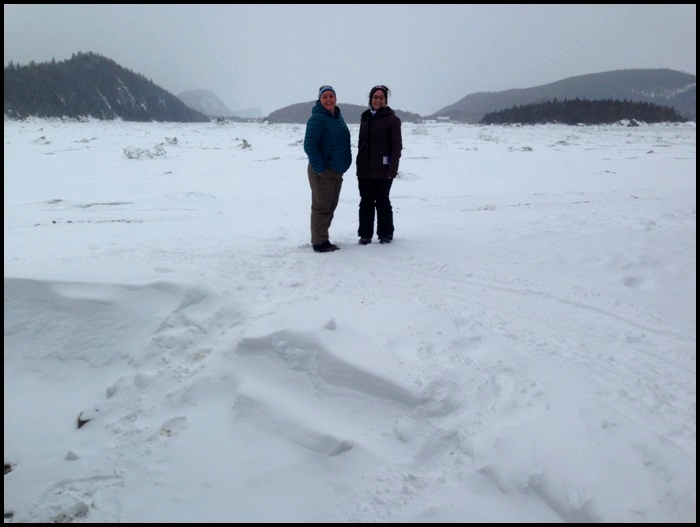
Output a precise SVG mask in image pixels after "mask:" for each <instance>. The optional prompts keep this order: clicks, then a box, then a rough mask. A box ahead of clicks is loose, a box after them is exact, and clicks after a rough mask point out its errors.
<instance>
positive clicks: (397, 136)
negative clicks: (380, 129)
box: [387, 117, 403, 179]
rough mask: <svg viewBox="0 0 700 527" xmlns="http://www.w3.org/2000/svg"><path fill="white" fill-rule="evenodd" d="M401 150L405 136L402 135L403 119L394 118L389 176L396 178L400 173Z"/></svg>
mask: <svg viewBox="0 0 700 527" xmlns="http://www.w3.org/2000/svg"><path fill="white" fill-rule="evenodd" d="M401 150H403V138H402V137H401V119H399V118H398V117H397V118H396V119H394V122H393V123H392V124H391V158H390V159H391V161H389V168H388V170H387V176H389V177H390V178H391V179H394V178H395V177H396V176H397V174H398V173H399V159H401Z"/></svg>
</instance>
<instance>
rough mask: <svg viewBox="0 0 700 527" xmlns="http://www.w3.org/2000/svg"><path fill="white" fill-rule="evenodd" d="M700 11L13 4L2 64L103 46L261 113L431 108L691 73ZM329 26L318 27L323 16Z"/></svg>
mask: <svg viewBox="0 0 700 527" xmlns="http://www.w3.org/2000/svg"><path fill="white" fill-rule="evenodd" d="M695 13H696V6H695V4H670V5H658V4H654V5H640V4H635V5H621V4H611V5H608V4H606V5H601V4H592V5H591V4H573V5H572V4H555V5H541V4H529V5H514V4H498V5H494V4H474V5H472V4H470V5H467V4H460V5H446V4H437V5H427V4H419V5H403V6H400V7H396V6H387V5H369V4H360V5H351V4H340V5H333V6H328V5H321V6H316V5H309V4H297V5H292V6H289V5H281V4H265V5H261V4H239V5H212V4H205V5H193V4H184V5H154V4H138V5H135V4H126V5H125V4H105V5H97V4H87V5H79V4H57V5H48V4H5V5H4V60H5V65H7V64H8V63H9V62H10V61H12V62H14V63H15V64H19V65H24V64H28V63H29V62H31V61H34V62H37V63H39V62H46V61H51V60H57V61H60V60H66V59H69V58H70V57H71V56H72V55H73V54H74V53H78V52H94V53H99V54H100V55H103V56H105V57H107V58H110V59H112V60H114V61H115V62H117V63H118V64H119V65H121V66H123V67H124V68H127V69H129V70H132V71H134V72H136V73H140V74H142V75H144V76H145V77H146V78H148V79H150V80H152V81H153V82H154V83H155V84H157V85H158V86H160V87H162V88H164V89H166V90H167V91H169V92H171V93H173V94H174V95H178V94H180V93H182V92H186V91H193V90H198V89H204V90H207V91H211V92H212V93H214V94H216V96H217V97H218V98H219V99H220V100H221V101H222V102H223V103H224V104H225V105H226V106H227V107H228V108H230V109H231V110H233V111H238V110H243V109H248V108H259V109H260V111H261V113H262V115H269V114H270V113H271V112H273V111H275V110H277V109H279V108H284V107H286V106H289V105H291V104H296V103H298V102H303V101H308V100H314V99H315V97H316V90H317V89H318V86H320V85H321V84H331V85H333V86H334V87H335V88H336V92H337V94H338V103H339V104H343V103H346V104H347V103H350V104H358V105H364V104H365V102H366V95H367V92H368V91H369V88H370V87H371V86H373V85H375V84H386V85H388V86H389V87H390V88H391V90H392V95H391V104H392V106H393V107H395V108H400V109H404V110H406V111H411V112H415V113H417V114H420V115H431V114H433V113H435V112H437V111H438V110H440V109H441V108H444V107H445V106H448V105H450V104H453V103H455V102H457V101H458V100H459V99H461V98H462V97H464V96H465V95H468V94H470V93H478V92H497V91H503V90H509V89H518V88H530V87H533V86H540V85H545V84H550V83H552V82H556V81H559V80H562V79H566V78H569V77H574V76H578V75H586V74H592V73H602V72H605V71H614V70H619V69H656V68H669V69H673V70H678V71H682V72H685V73H690V74H693V75H695V72H696V51H695V50H696V28H695V25H696V21H695V19H696V15H695ZM321 21H322V22H323V23H321Z"/></svg>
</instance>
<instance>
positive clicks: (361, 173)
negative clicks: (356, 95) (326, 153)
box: [356, 106, 403, 179]
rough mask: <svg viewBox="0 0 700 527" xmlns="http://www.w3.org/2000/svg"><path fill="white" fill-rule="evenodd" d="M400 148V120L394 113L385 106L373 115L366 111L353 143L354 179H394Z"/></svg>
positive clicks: (397, 169) (397, 168)
mask: <svg viewBox="0 0 700 527" xmlns="http://www.w3.org/2000/svg"><path fill="white" fill-rule="evenodd" d="M402 149H403V142H402V139H401V119H399V118H398V117H397V116H396V114H395V113H394V110H392V109H391V108H390V107H388V106H385V107H384V108H380V109H379V110H377V113H376V114H375V115H372V111H371V110H369V109H367V110H365V111H364V112H362V116H361V117H360V134H359V138H358V141H357V158H356V163H357V177H358V178H371V179H393V178H395V177H396V174H397V173H398V171H399V159H400V158H401V150H402Z"/></svg>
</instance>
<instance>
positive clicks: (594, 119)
mask: <svg viewBox="0 0 700 527" xmlns="http://www.w3.org/2000/svg"><path fill="white" fill-rule="evenodd" d="M625 120H629V121H638V122H645V123H661V122H672V123H677V122H686V121H687V120H688V119H687V118H685V117H683V116H682V115H680V114H679V113H678V112H677V111H676V110H675V109H674V108H672V107H670V106H661V105H658V104H653V103H649V102H633V101H616V100H612V99H610V100H604V101H603V100H595V101H589V100H587V99H578V98H577V99H573V100H564V101H559V100H557V99H554V100H552V101H546V102H541V103H537V104H526V105H523V106H514V107H512V108H508V109H505V110H499V111H497V112H490V113H487V114H486V115H484V117H483V118H482V119H481V123H480V124H516V123H517V124H547V123H560V124H572V125H575V124H610V123H617V122H620V121H625Z"/></svg>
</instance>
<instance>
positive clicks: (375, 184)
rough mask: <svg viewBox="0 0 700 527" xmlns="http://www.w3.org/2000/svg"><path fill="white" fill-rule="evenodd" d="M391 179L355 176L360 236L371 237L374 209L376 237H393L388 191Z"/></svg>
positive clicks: (392, 218)
mask: <svg viewBox="0 0 700 527" xmlns="http://www.w3.org/2000/svg"><path fill="white" fill-rule="evenodd" d="M393 182H394V180H393V179H369V178H357V186H358V188H359V189H360V226H359V227H358V228H357V235H358V236H359V237H360V238H370V239H371V238H372V235H373V234H374V211H375V209H376V211H377V237H378V238H389V239H392V238H393V237H394V212H393V209H392V208H391V200H390V199H389V192H391V184H392V183H393Z"/></svg>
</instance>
